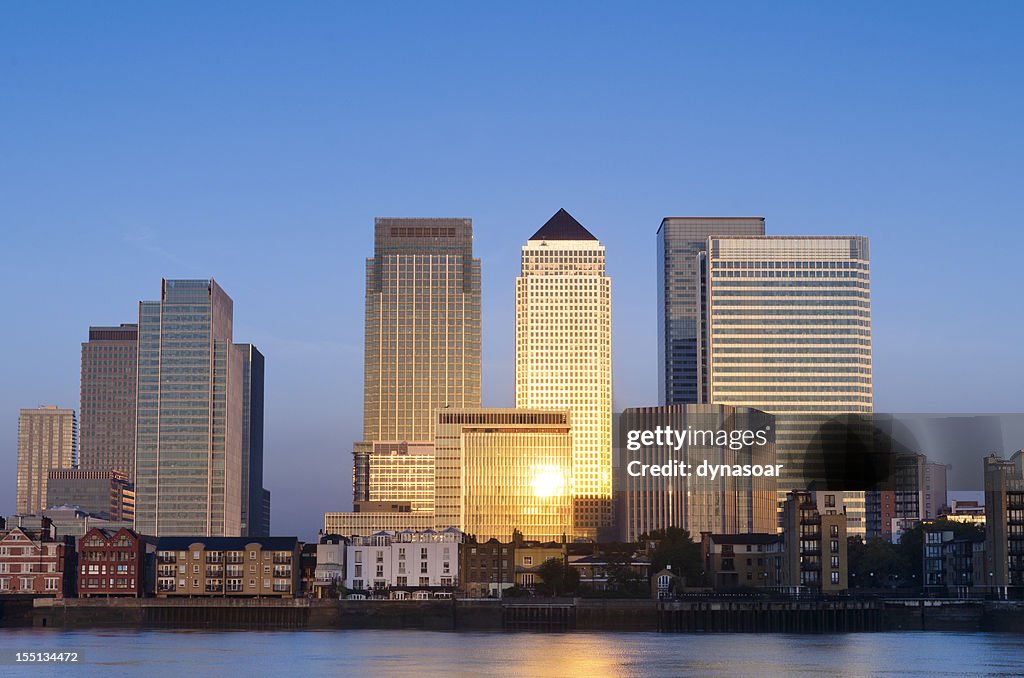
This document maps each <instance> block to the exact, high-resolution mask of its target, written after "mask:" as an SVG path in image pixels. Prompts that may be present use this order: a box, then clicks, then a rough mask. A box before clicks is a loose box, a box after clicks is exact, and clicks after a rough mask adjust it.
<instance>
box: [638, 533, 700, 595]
mask: <svg viewBox="0 0 1024 678" xmlns="http://www.w3.org/2000/svg"><path fill="white" fill-rule="evenodd" d="M645 540H650V541H654V542H657V546H656V547H655V548H654V553H653V555H652V557H651V571H652V572H661V571H662V570H663V569H664V568H665V567H667V566H671V570H672V573H673V574H674V575H676V576H678V577H682V579H683V581H684V583H685V585H686V586H699V585H701V584H703V583H704V563H703V556H702V555H701V551H700V546H699V545H698V544H695V543H694V541H693V538H692V537H690V532H689V530H684V529H682V528H681V527H667V528H665V529H664V530H655V531H653V532H651V533H650V534H649V535H644V536H643V537H641V541H645Z"/></svg>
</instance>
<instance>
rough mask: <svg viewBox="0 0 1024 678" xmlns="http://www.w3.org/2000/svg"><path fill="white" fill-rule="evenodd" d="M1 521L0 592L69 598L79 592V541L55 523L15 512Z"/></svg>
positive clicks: (2, 593)
mask: <svg viewBox="0 0 1024 678" xmlns="http://www.w3.org/2000/svg"><path fill="white" fill-rule="evenodd" d="M2 522H3V524H2V525H0V595H37V596H53V597H55V598H65V597H70V596H73V595H74V593H75V542H74V539H73V538H72V537H57V531H56V530H55V529H54V527H53V523H52V522H51V521H50V520H48V519H46V518H38V517H35V516H30V517H26V516H14V517H12V518H9V519H7V520H6V521H2Z"/></svg>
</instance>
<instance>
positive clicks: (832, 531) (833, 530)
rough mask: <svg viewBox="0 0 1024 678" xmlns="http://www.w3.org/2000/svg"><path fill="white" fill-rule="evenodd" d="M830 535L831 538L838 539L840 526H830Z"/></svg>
mask: <svg viewBox="0 0 1024 678" xmlns="http://www.w3.org/2000/svg"><path fill="white" fill-rule="evenodd" d="M828 533H829V536H831V537H838V536H839V526H838V525H830V526H829V528H828Z"/></svg>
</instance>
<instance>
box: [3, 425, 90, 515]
mask: <svg viewBox="0 0 1024 678" xmlns="http://www.w3.org/2000/svg"><path fill="white" fill-rule="evenodd" d="M77 455H78V421H77V419H76V418H75V411H74V410H62V409H59V408H57V407H54V406H43V407H39V408H36V409H23V410H21V413H20V414H19V415H18V492H17V513H18V515H24V516H28V515H42V512H43V510H44V509H46V508H49V507H48V506H46V489H47V482H48V477H49V472H50V471H51V470H53V469H59V468H72V467H74V466H75V465H76V464H77V463H78V457H77Z"/></svg>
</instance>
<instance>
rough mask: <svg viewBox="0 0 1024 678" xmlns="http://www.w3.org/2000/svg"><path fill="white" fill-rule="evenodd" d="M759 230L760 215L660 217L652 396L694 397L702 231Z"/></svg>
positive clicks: (685, 400)
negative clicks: (655, 380) (655, 387)
mask: <svg viewBox="0 0 1024 678" xmlns="http://www.w3.org/2000/svg"><path fill="white" fill-rule="evenodd" d="M712 235H722V236H726V235H764V217H665V218H664V219H662V220H661V226H660V227H659V228H658V397H659V398H660V399H661V404H663V405H684V404H689V403H696V402H699V391H700V389H701V384H699V383H698V369H697V364H698V352H697V349H698V340H697V338H698V336H699V335H700V334H701V331H702V330H701V327H702V323H701V320H702V314H701V310H702V306H703V303H702V300H701V298H700V295H699V294H698V289H699V276H700V269H699V266H698V256H699V255H700V254H701V253H702V252H705V251H706V250H707V243H708V236H712Z"/></svg>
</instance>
